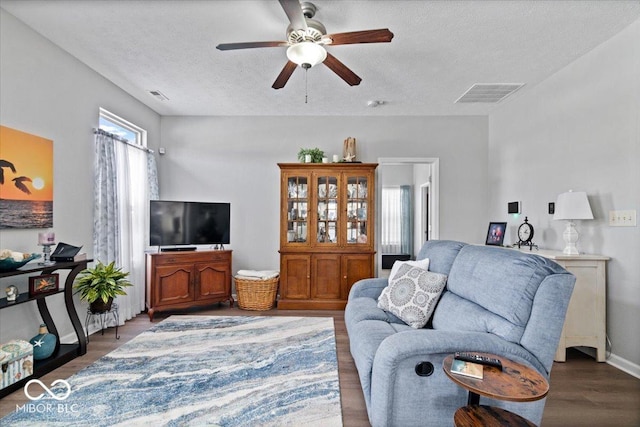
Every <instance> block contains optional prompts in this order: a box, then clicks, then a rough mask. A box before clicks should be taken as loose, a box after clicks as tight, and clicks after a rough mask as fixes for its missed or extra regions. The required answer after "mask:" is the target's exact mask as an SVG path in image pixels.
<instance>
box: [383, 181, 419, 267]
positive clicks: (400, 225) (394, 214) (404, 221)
mask: <svg viewBox="0 0 640 427" xmlns="http://www.w3.org/2000/svg"><path fill="white" fill-rule="evenodd" d="M381 217H382V236H381V238H380V243H381V251H382V253H383V254H411V253H412V250H411V248H412V244H411V240H412V232H411V230H412V226H411V186H409V185H403V186H400V187H385V188H383V189H382V216H381Z"/></svg>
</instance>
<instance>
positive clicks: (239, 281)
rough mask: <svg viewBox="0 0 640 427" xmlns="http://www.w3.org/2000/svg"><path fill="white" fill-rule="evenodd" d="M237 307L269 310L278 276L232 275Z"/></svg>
mask: <svg viewBox="0 0 640 427" xmlns="http://www.w3.org/2000/svg"><path fill="white" fill-rule="evenodd" d="M234 279H235V281H236V292H237V294H238V307H240V308H241V309H243V310H269V309H271V308H272V307H273V305H274V303H275V302H276V294H277V293H278V281H279V279H280V277H279V276H276V277H274V278H272V279H266V280H251V279H243V278H239V277H234Z"/></svg>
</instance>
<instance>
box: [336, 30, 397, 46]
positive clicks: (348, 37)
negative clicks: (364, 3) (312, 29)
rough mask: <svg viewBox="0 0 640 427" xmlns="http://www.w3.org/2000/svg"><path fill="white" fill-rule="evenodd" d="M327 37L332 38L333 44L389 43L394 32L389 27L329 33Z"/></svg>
mask: <svg viewBox="0 0 640 427" xmlns="http://www.w3.org/2000/svg"><path fill="white" fill-rule="evenodd" d="M325 37H329V38H330V39H331V40H332V42H331V46H335V45H340V44H355V43H389V42H390V41H391V39H392V38H393V33H392V32H391V31H389V29H388V28H382V29H380V30H365V31H352V32H349V33H337V34H327V35H326V36H325Z"/></svg>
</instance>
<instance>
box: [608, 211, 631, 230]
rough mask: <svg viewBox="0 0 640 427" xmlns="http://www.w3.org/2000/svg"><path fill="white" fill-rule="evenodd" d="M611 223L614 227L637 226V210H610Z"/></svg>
mask: <svg viewBox="0 0 640 427" xmlns="http://www.w3.org/2000/svg"><path fill="white" fill-rule="evenodd" d="M609 225H610V226H612V227H635V226H637V223H636V210H635V209H631V210H627V211H609Z"/></svg>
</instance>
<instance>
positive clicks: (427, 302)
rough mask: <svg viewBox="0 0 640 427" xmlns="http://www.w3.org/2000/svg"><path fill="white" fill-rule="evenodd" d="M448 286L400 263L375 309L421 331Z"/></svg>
mask: <svg viewBox="0 0 640 427" xmlns="http://www.w3.org/2000/svg"><path fill="white" fill-rule="evenodd" d="M446 283H447V276H445V275H444V274H439V273H433V272H430V271H427V270H424V269H422V268H419V267H413V266H412V265H410V264H408V263H403V264H402V265H401V266H400V267H399V268H398V269H397V271H396V273H395V275H394V276H392V277H389V286H387V287H386V288H385V289H383V290H382V293H381V294H380V298H378V307H380V308H381V309H383V310H386V311H389V312H391V313H393V314H394V315H396V316H397V317H399V318H400V319H402V320H403V321H404V322H405V323H406V324H408V325H409V326H411V327H412V328H416V329H418V328H422V327H424V326H425V325H426V324H427V322H428V321H429V318H430V317H431V314H432V313H433V310H434V308H435V306H436V303H437V301H438V298H440V295H441V294H442V290H443V289H444V287H445V285H446Z"/></svg>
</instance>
